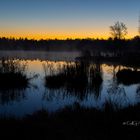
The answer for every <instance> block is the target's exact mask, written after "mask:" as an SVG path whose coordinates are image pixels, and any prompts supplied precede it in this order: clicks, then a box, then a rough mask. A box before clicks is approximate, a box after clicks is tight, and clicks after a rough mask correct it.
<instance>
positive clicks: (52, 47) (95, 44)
mask: <svg viewBox="0 0 140 140" xmlns="http://www.w3.org/2000/svg"><path fill="white" fill-rule="evenodd" d="M126 47H127V49H131V50H133V51H134V50H140V37H139V36H135V37H134V38H132V39H121V40H120V39H118V38H111V37H110V38H108V39H107V40H106V39H98V38H97V39H91V38H87V39H66V40H58V39H55V40H51V39H50V40H43V39H41V40H34V39H27V38H19V39H15V38H5V37H1V38H0V50H43V51H44V50H46V51H73V50H79V51H81V50H94V49H96V50H104V51H105V50H110V51H111V50H115V49H118V48H119V49H120V48H122V49H124V50H125V49H126Z"/></svg>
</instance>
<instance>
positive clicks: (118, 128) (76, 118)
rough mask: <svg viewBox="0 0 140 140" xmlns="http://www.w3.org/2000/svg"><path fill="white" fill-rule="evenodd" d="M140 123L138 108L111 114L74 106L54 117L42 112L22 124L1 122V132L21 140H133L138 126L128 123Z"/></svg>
mask: <svg viewBox="0 0 140 140" xmlns="http://www.w3.org/2000/svg"><path fill="white" fill-rule="evenodd" d="M139 120H140V105H137V106H131V107H128V108H125V109H122V110H118V111H114V110H112V108H111V107H109V106H108V105H105V110H97V109H88V108H84V107H81V106H80V105H79V104H75V105H74V106H70V107H66V108H64V109H62V110H60V111H58V112H56V113H53V114H48V113H47V111H45V110H41V111H38V112H36V113H34V114H32V115H29V116H26V117H24V118H23V119H21V120H16V119H1V120H0V130H1V134H2V135H4V136H5V137H10V138H12V137H14V138H20V139H21V138H23V139H59V138H60V139H85V140H86V139H116V138H117V139H122V138H123V139H136V138H137V137H139V136H140V135H139V128H140V124H138V125H137V126H136V125H132V124H131V123H130V122H132V121H137V122H139ZM128 121H129V122H128ZM6 134H8V135H6Z"/></svg>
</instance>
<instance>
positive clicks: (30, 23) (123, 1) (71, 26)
mask: <svg viewBox="0 0 140 140" xmlns="http://www.w3.org/2000/svg"><path fill="white" fill-rule="evenodd" d="M139 13H140V0H0V36H17V37H19V36H21V37H25V36H27V37H32V38H47V37H48V38H55V37H58V38H65V37H108V36H109V26H110V25H112V24H114V22H115V21H122V22H124V23H125V24H126V26H127V27H128V32H129V34H128V36H134V35H136V34H137V27H138V16H139Z"/></svg>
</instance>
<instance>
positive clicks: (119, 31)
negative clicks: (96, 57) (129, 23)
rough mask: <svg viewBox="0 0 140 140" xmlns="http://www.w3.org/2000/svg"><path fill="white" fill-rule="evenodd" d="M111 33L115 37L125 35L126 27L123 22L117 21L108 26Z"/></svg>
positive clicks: (118, 37)
mask: <svg viewBox="0 0 140 140" xmlns="http://www.w3.org/2000/svg"><path fill="white" fill-rule="evenodd" d="M110 31H111V35H112V36H113V38H116V39H119V40H120V39H123V38H124V37H125V35H127V27H126V25H125V24H124V23H123V22H119V21H117V22H116V23H115V24H114V25H113V26H110Z"/></svg>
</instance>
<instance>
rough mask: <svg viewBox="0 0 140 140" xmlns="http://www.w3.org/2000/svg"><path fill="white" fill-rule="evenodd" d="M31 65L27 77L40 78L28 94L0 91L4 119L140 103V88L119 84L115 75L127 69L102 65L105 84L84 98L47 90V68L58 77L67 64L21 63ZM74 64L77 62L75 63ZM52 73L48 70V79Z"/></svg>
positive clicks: (59, 89)
mask: <svg viewBox="0 0 140 140" xmlns="http://www.w3.org/2000/svg"><path fill="white" fill-rule="evenodd" d="M25 62H27V68H28V69H27V75H28V76H29V77H32V76H33V75H34V74H38V77H37V78H34V79H32V80H31V81H30V85H29V87H27V88H26V89H25V90H13V91H11V90H9V91H8V90H7V91H0V116H1V117H3V116H8V117H9V116H16V117H23V116H25V115H27V114H32V113H34V112H35V111H38V110H41V109H46V110H47V111H48V112H50V113H51V112H55V111H57V110H59V109H63V108H64V107H65V106H69V105H73V104H74V103H75V102H77V103H79V104H80V105H81V106H85V107H90V108H98V109H104V106H105V103H106V102H109V103H111V104H112V106H113V107H114V109H115V108H125V107H127V106H129V105H135V104H137V103H139V102H140V93H139V90H138V89H139V87H140V84H132V85H129V86H128V85H127V86H126V85H123V84H118V83H117V81H116V77H115V74H116V73H117V71H118V70H119V69H123V68H126V67H124V66H116V65H115V66H114V65H108V64H102V65H101V71H102V77H103V82H102V84H100V85H98V86H97V87H96V88H95V89H94V90H89V89H88V88H87V90H85V91H84V94H83V93H82V94H80V93H74V91H73V92H70V91H68V90H67V89H65V88H58V89H53V88H48V87H46V86H45V79H44V78H45V71H44V69H43V64H45V65H46V66H50V65H51V67H52V69H53V72H54V73H58V72H59V68H60V67H62V66H63V65H66V61H65V60H63V61H62V60H61V61H57V60H55V61H52V60H51V61H50V60H43V61H42V60H40V59H34V60H31V59H26V60H20V63H25ZM73 63H74V61H73ZM90 65H93V64H90ZM50 74H51V72H50V71H49V70H48V71H47V75H50Z"/></svg>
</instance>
